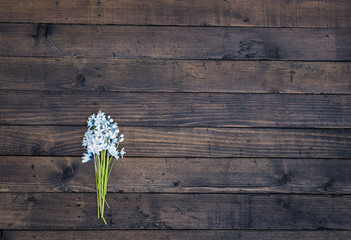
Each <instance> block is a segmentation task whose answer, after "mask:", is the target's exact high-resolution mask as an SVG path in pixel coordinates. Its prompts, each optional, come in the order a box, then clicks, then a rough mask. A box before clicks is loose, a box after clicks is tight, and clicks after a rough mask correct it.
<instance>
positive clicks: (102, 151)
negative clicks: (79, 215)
mask: <svg viewBox="0 0 351 240" xmlns="http://www.w3.org/2000/svg"><path fill="white" fill-rule="evenodd" d="M123 140H124V135H123V134H119V129H118V126H117V123H116V122H113V119H112V118H111V117H110V116H108V117H106V116H105V113H103V112H101V111H99V113H98V114H97V115H95V113H94V114H93V115H92V116H91V117H89V119H88V130H87V131H86V133H85V135H84V138H83V144H82V146H83V147H85V148H86V149H87V152H86V153H84V154H83V157H82V162H83V163H86V162H88V161H90V160H94V167H95V179H96V197H97V210H98V219H99V218H101V219H102V220H103V221H104V223H105V224H107V223H106V220H105V218H104V208H105V204H106V205H107V206H108V207H109V205H108V204H107V201H106V193H107V182H108V179H109V177H110V174H111V170H112V167H113V165H114V163H115V161H116V160H118V159H119V158H120V157H121V158H123V155H124V154H125V152H124V148H122V150H121V151H118V146H119V144H120V143H121V142H123Z"/></svg>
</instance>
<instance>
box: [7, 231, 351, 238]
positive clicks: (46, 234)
mask: <svg viewBox="0 0 351 240" xmlns="http://www.w3.org/2000/svg"><path fill="white" fill-rule="evenodd" d="M350 234H351V233H350V231H343V230H339V231H336V230H319V231H316V230H312V231H311V230H304V231H299V230H294V231H289V230H275V231H272V230H216V231H211V230H154V231H149V230H110V231H106V230H88V231H87V230H76V231H74V230H66V231H5V232H4V238H3V240H28V239H36V240H44V239H51V240H61V239H76V240H86V239H99V238H100V239H158V240H163V239H174V240H186V239H189V240H190V239H203V240H213V239H241V240H245V239H246V240H251V239H260V240H275V239H276V240H281V239H286V240H293V239H294V240H295V239H309V240H324V239H325V240H330V239H334V240H344V239H347V238H348V237H349V236H350Z"/></svg>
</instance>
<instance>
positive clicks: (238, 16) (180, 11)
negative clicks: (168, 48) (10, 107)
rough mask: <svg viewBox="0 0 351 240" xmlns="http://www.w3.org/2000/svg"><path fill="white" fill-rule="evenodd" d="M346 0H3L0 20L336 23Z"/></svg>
mask: <svg viewBox="0 0 351 240" xmlns="http://www.w3.org/2000/svg"><path fill="white" fill-rule="evenodd" d="M350 12H351V4H350V2H349V1H343V0H337V1H327V0H323V1H314V2H311V1H307V0H303V1H301V0H300V1H298V0H292V1H283V0H268V1H264V2H263V1H262V2H261V1H255V0H245V1H243V0H225V1H216V0H193V1H176V2H174V1H166V0H156V1H148V0H142V1H140V0H132V1H131V0H119V1H84V0H76V1H74V2H72V1H68V0H57V1H54V0H50V1H48V0H29V1H28V0H27V1H20V0H2V1H1V2H0V21H2V22H35V23H38V22H40V23H82V24H127V25H185V26H202V25H204V26H206V25H209V26H260V27H322V28H323V27H341V28H349V27H350V25H351V19H350V18H351V16H350Z"/></svg>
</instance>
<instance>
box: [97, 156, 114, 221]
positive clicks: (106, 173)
mask: <svg viewBox="0 0 351 240" xmlns="http://www.w3.org/2000/svg"><path fill="white" fill-rule="evenodd" d="M115 161H116V159H115V158H113V156H110V155H109V154H108V152H107V150H102V151H101V152H100V154H95V161H94V167H95V179H96V198H97V210H98V219H100V218H101V219H102V220H103V221H104V223H105V224H106V225H107V222H106V220H105V217H104V210H105V204H106V206H107V207H110V206H109V205H108V203H107V201H106V193H107V183H108V180H109V178H110V174H111V170H112V167H113V165H114V163H115Z"/></svg>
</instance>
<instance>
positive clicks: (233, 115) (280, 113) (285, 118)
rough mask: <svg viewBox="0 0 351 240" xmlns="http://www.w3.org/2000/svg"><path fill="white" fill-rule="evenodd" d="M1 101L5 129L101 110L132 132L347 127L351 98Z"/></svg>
mask: <svg viewBox="0 0 351 240" xmlns="http://www.w3.org/2000/svg"><path fill="white" fill-rule="evenodd" d="M0 101H1V102H2V104H1V106H0V112H1V114H0V124H8V125H19V124H31V125H81V126H83V125H86V121H87V118H88V116H90V115H91V114H92V113H93V112H97V111H98V110H99V109H103V110H104V111H105V112H106V113H108V114H110V115H111V116H112V117H114V116H117V117H118V122H120V123H124V124H128V125H131V126H153V127H154V126H172V127H175V126H198V127H199V126H200V127H307V128H347V127H351V95H284V94H283V95H282V94H216V93H187V94H185V93H115V92H75V91H73V92H62V91H44V92H35V91H34V92H33V91H32V92H28V91H1V92H0ZM82 106H84V107H82Z"/></svg>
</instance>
